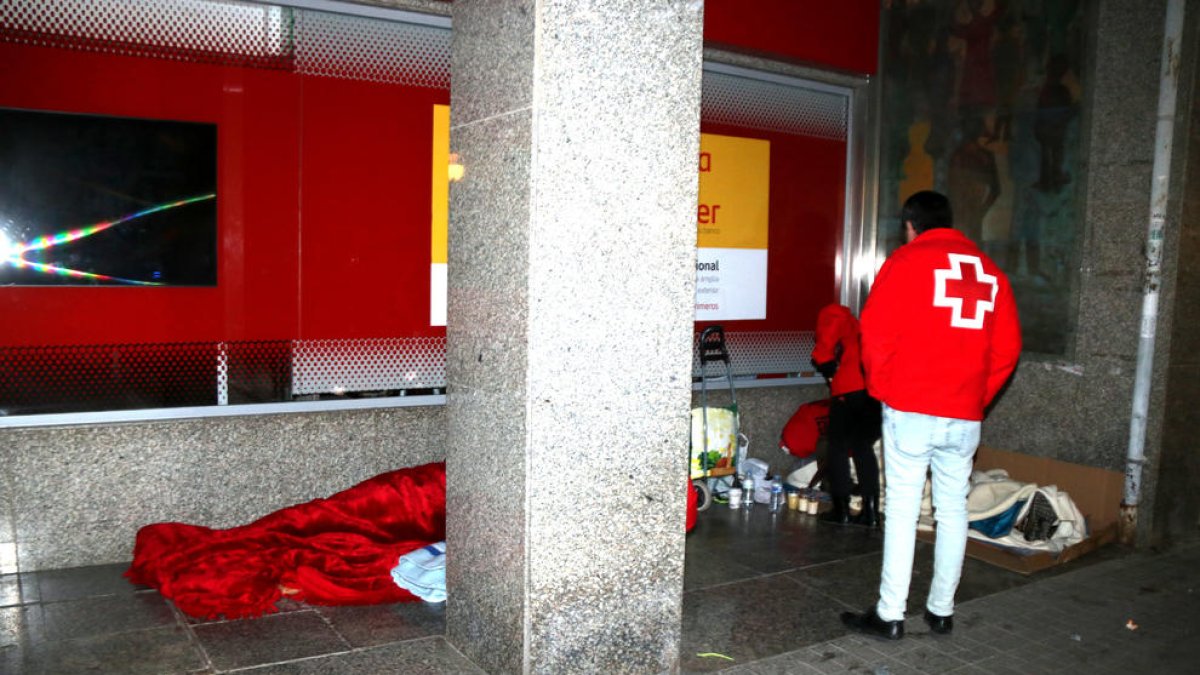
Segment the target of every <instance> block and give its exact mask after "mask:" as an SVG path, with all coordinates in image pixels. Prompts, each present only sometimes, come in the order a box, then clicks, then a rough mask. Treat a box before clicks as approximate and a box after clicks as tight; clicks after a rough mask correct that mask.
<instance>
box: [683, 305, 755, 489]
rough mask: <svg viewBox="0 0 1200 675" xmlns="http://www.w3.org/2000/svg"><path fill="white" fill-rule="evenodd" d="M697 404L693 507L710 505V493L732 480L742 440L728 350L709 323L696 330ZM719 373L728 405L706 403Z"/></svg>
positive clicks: (716, 328) (693, 436) (719, 329)
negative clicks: (720, 367) (718, 368)
mask: <svg viewBox="0 0 1200 675" xmlns="http://www.w3.org/2000/svg"><path fill="white" fill-rule="evenodd" d="M698 351H699V356H700V407H699V408H693V409H692V428H691V449H690V454H691V463H690V467H691V469H690V478H691V481H692V489H693V490H695V491H696V510H697V511H703V510H705V509H707V508H708V507H709V506H711V505H712V503H713V499H714V496H716V495H719V494H721V493H723V492H724V491H725V490H727V489H728V487H729V485H730V484H732V479H731V478H730V476H733V475H734V474H735V473H737V465H738V461H739V460H738V450H739V448H740V446H741V445H742V443H743V439H744V438H745V437H744V436H742V435H741V429H740V427H739V420H738V403H737V391H736V389H735V387H734V384H733V370H732V367H731V365H730V362H729V350H728V348H727V347H726V345H725V329H724V328H723V327H721V326H709V327H708V328H705V329H704V330H703V331H702V332H701V333H700V342H699V345H698ZM717 363H721V364H724V366H725V369H724V373H723V374H722V373H720V372H718V373H717V374H716V375H711V376H710V375H709V372H708V368H709V365H710V364H717ZM722 377H724V378H725V381H726V382H727V383H728V384H729V401H730V403H729V405H728V406H723V407H715V408H713V407H709V405H708V385H709V383H710V382H715V381H718V380H720V379H721V378H722Z"/></svg>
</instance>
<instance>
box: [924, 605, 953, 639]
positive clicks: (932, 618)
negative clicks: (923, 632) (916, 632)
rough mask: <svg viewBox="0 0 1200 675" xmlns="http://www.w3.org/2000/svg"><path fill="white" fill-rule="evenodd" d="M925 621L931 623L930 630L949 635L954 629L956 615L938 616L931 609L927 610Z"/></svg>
mask: <svg viewBox="0 0 1200 675" xmlns="http://www.w3.org/2000/svg"><path fill="white" fill-rule="evenodd" d="M925 623H927V624H929V630H931V631H933V632H935V633H937V634H938V635H949V634H950V631H952V630H954V615H953V614H951V615H950V616H938V615H937V614H934V613H933V612H931V611H929V610H925Z"/></svg>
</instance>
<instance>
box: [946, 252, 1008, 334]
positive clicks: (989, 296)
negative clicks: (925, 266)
mask: <svg viewBox="0 0 1200 675" xmlns="http://www.w3.org/2000/svg"><path fill="white" fill-rule="evenodd" d="M947 255H948V257H949V259H950V267H947V268H945V269H935V270H934V271H933V282H934V283H933V306H934V307H948V308H949V309H950V310H951V314H950V325H951V326H954V327H955V328H971V329H975V330H979V329H981V328H983V320H984V318H985V317H986V316H987V313H988V312H990V311H992V310H994V309H995V308H996V292H997V291H999V289H1000V284H998V283H997V282H996V277H995V275H992V274H987V273H985V272H984V271H983V261H981V260H980V259H979V256H973V255H962V254H961V253H950V254H947ZM964 310H967V311H964Z"/></svg>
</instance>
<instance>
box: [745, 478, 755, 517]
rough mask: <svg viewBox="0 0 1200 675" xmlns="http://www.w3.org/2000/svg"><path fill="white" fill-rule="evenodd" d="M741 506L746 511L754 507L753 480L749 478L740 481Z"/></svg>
mask: <svg viewBox="0 0 1200 675" xmlns="http://www.w3.org/2000/svg"><path fill="white" fill-rule="evenodd" d="M742 506H743V507H745V508H747V509H748V508H750V507H752V506H754V479H753V478H751V477H750V476H746V478H745V479H743V480H742Z"/></svg>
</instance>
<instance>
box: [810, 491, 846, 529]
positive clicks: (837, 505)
mask: <svg viewBox="0 0 1200 675" xmlns="http://www.w3.org/2000/svg"><path fill="white" fill-rule="evenodd" d="M818 520H820V521H821V522H822V523H830V524H831V525H849V524H850V520H851V518H850V498H849V497H834V498H833V509H832V510H830V511H826V512H825V513H822V514H821V515H820V517H819V518H818Z"/></svg>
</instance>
